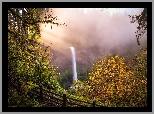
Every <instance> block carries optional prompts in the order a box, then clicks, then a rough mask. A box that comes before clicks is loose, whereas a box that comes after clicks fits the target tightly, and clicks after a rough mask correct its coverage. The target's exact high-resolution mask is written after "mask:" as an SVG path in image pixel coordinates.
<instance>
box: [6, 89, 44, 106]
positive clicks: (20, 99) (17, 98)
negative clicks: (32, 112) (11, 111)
mask: <svg viewBox="0 0 154 114" xmlns="http://www.w3.org/2000/svg"><path fill="white" fill-rule="evenodd" d="M44 106H45V104H43V103H41V102H40V101H38V100H36V99H34V98H30V97H27V96H26V95H24V94H22V95H21V94H20V95H19V94H18V92H16V91H15V90H11V91H9V94H8V107H44Z"/></svg>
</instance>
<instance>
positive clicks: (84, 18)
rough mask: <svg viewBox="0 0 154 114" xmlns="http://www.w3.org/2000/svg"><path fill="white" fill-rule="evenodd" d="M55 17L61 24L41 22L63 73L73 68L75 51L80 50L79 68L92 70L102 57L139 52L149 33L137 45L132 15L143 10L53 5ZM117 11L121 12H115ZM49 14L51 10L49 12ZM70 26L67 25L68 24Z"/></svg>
mask: <svg viewBox="0 0 154 114" xmlns="http://www.w3.org/2000/svg"><path fill="white" fill-rule="evenodd" d="M52 10H53V16H57V18H58V20H57V21H56V22H58V23H61V24H63V23H65V24H64V25H61V26H57V25H52V29H51V25H50V24H41V25H40V30H41V36H42V42H43V43H45V45H50V43H52V45H51V52H52V53H53V56H52V60H51V61H52V64H55V65H56V66H57V67H58V69H57V70H58V71H59V72H62V71H64V70H66V69H68V68H71V65H72V62H71V60H72V59H71V57H72V56H71V50H70V48H69V47H74V48H75V52H76V63H77V70H78V69H79V68H80V69H82V70H83V69H89V68H90V67H91V65H92V63H93V62H94V60H95V59H96V58H98V57H101V56H104V55H108V54H117V53H118V54H125V53H127V52H132V53H135V52H136V51H137V50H139V48H140V47H141V46H142V45H143V43H144V41H146V39H147V36H146V35H144V36H143V37H142V38H141V39H140V42H141V45H138V44H137V40H136V34H135V32H136V31H137V29H136V26H137V25H138V24H137V23H131V22H130V18H129V16H128V14H130V15H135V14H139V13H140V12H141V11H142V10H143V8H140V9H132V8H131V9H128V8H127V10H125V9H124V8H123V9H117V10H115V9H114V10H110V9H103V10H102V9H87V8H86V9H81V8H52ZM114 11H117V12H114ZM47 14H49V13H47ZM66 25H67V26H66Z"/></svg>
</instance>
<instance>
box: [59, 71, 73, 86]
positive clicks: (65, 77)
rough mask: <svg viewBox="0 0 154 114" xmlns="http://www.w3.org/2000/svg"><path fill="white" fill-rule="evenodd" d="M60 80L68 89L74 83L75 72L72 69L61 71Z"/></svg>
mask: <svg viewBox="0 0 154 114" xmlns="http://www.w3.org/2000/svg"><path fill="white" fill-rule="evenodd" d="M58 82H59V84H60V85H61V87H63V88H65V89H68V88H69V87H70V86H71V85H72V83H73V73H72V70H71V69H68V70H66V71H65V72H63V73H61V74H60V75H59V77H58Z"/></svg>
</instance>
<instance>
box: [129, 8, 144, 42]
mask: <svg viewBox="0 0 154 114" xmlns="http://www.w3.org/2000/svg"><path fill="white" fill-rule="evenodd" d="M129 17H130V19H131V23H134V22H136V23H138V26H137V32H135V33H136V38H137V43H138V45H140V42H139V39H140V38H141V36H143V35H144V34H145V33H147V8H144V9H143V11H142V12H141V14H139V15H133V16H131V15H129Z"/></svg>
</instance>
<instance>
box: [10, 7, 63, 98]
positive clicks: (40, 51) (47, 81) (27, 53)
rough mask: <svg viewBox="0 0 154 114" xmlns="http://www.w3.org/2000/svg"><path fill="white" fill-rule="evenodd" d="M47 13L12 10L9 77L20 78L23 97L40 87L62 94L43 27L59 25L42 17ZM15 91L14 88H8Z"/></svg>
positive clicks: (23, 9)
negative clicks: (43, 36)
mask: <svg viewBox="0 0 154 114" xmlns="http://www.w3.org/2000/svg"><path fill="white" fill-rule="evenodd" d="M43 12H44V9H39V8H10V9H9V10H8V77H9V79H11V78H18V80H19V82H20V86H21V90H23V94H22V97H23V98H26V96H27V95H26V93H27V92H28V91H29V90H30V89H33V88H35V87H37V86H39V85H43V86H44V87H46V88H51V89H54V90H55V91H58V90H62V89H61V88H60V85H59V83H58V82H57V79H56V78H57V73H56V69H55V68H54V67H53V66H51V65H50V63H49V60H50V59H51V58H50V57H51V52H50V50H49V48H50V46H47V47H46V46H45V45H44V44H42V43H41V42H40V39H41V35H40V30H39V23H51V24H59V23H55V22H54V20H56V19H57V17H52V16H50V17H48V19H47V16H45V17H44V18H45V20H42V18H43V17H41V15H42V13H43ZM8 88H9V91H11V90H10V89H11V85H10V86H9V87H8Z"/></svg>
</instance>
